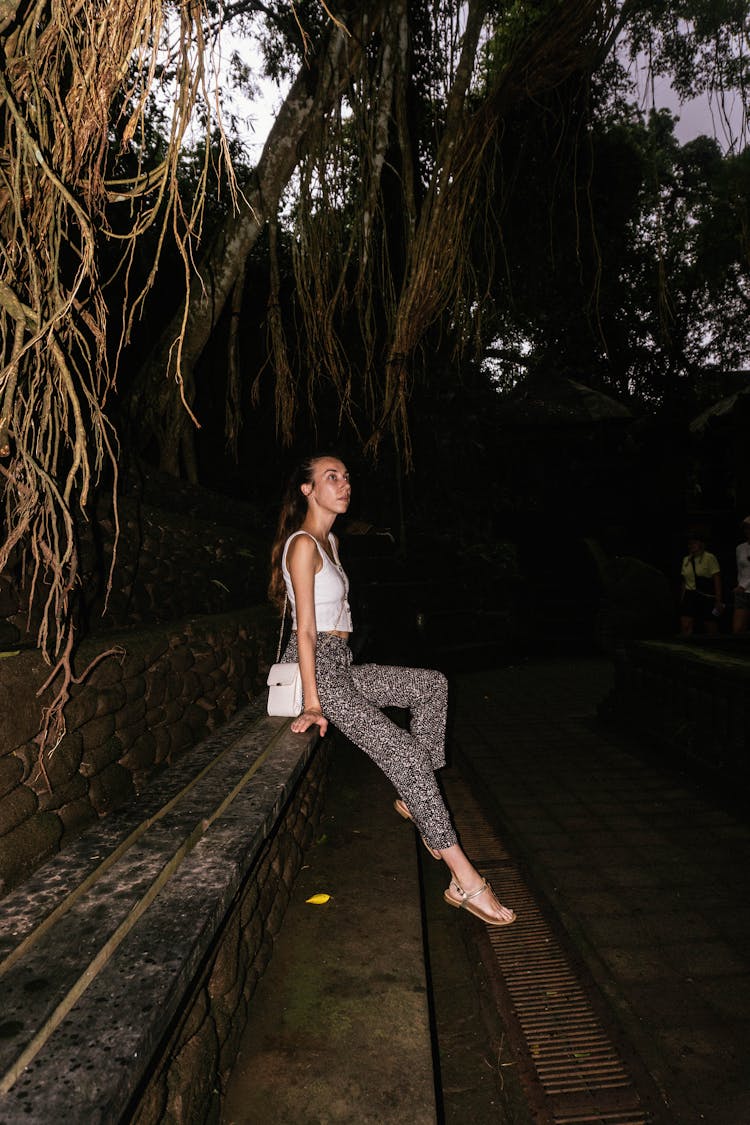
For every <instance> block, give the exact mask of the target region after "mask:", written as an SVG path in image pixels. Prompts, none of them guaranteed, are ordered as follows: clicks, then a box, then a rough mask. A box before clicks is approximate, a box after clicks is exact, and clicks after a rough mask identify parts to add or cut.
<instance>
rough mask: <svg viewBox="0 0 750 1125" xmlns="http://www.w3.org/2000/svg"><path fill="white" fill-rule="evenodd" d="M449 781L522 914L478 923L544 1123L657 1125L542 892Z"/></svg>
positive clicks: (466, 825) (470, 838) (461, 820)
mask: <svg viewBox="0 0 750 1125" xmlns="http://www.w3.org/2000/svg"><path fill="white" fill-rule="evenodd" d="M446 773H447V774H448V775H452V776H444V779H443V780H444V786H445V790H446V794H447V796H448V800H449V803H450V806H451V809H452V811H453V815H454V819H455V822H456V825H457V827H458V829H459V831H460V834H461V839H462V843H463V844H464V845H465V847H466V850H467V852H468V854H469V855H470V856H471V857H472V861H473V862H475V863H476V864H477V866H478V867H479V869H480V870H481V871H482V872H483V873H484V874H485V875H486V876H487V878H488V879H489V880H490V882H491V883H492V884H493V885H494V886H496V887H497V888H498V890H502V895H501V897H502V900H503V901H504V902H507V903H508V904H510V905H512V906H513V908H514V909H515V910H516V912H517V914H518V919H517V921H516V922H515V923H514V924H513V925H512V926H508V927H503V928H498V927H494V926H485V925H481V928H480V924H479V923H476V924H475V925H476V927H477V928H476V929H475V931H474V932H475V933H478V934H479V945H480V949H481V953H482V959H483V962H484V966H485V969H486V971H487V974H488V978H489V980H490V983H491V987H492V989H493V992H494V996H495V1000H496V1002H497V1004H498V1008H499V1011H500V1015H501V1017H502V1021H503V1024H504V1027H505V1031H506V1034H507V1035H508V1037H509V1038H510V1041H511V1047H512V1050H513V1053H514V1054H515V1056H516V1059H517V1062H518V1066H519V1072H520V1075H521V1078H522V1081H523V1085H524V1088H525V1092H526V1095H527V1097H528V1099H529V1103H530V1109H531V1111H532V1113H533V1116H534V1118H535V1120H536V1121H538V1122H539V1123H540V1125H654V1123H655V1118H654V1116H653V1114H652V1113H651V1111H650V1110H649V1109H648V1108H647V1107H646V1106H645V1105H644V1104H643V1101H642V1098H641V1095H640V1093H639V1091H638V1089H637V1088H636V1085H635V1081H634V1079H633V1075H632V1073H631V1069H630V1067H629V1065H628V1064H627V1062H626V1061H625V1059H624V1058H623V1057H622V1054H621V1053H620V1051H619V1050H618V1047H617V1046H616V1044H615V1041H614V1038H613V1036H612V1035H611V1034H610V1033H609V1032H608V1030H607V1027H606V1025H605V1022H604V1021H603V1020H602V1019H601V1018H600V1015H599V1012H598V1005H597V1004H595V1003H594V1002H593V1001H592V991H593V987H594V986H592V985H590V984H584V983H583V982H582V980H581V978H580V976H579V974H578V973H577V971H576V969H575V968H574V967H573V964H572V958H571V957H570V956H569V954H568V953H567V952H566V949H565V947H564V944H563V942H562V941H561V939H560V938H559V937H558V935H557V934H556V932H555V930H554V929H553V927H552V926H551V925H550V924H549V923H548V922H547V920H546V918H545V916H544V914H543V912H542V910H541V908H540V905H539V902H538V900H537V897H536V896H535V895H534V893H533V891H532V890H531V888H530V887H529V886H528V885H527V883H526V882H525V880H524V878H523V876H522V874H521V872H520V870H519V868H518V867H517V865H516V864H515V863H514V861H513V859H512V857H511V856H510V855H509V854H508V853H507V851H506V850H505V847H504V845H503V844H502V842H501V840H500V839H499V838H498V836H497V834H496V832H495V831H494V830H493V828H492V827H491V825H490V823H489V822H488V820H487V819H486V817H485V815H484V813H483V811H482V808H481V806H480V805H479V803H478V802H477V800H476V798H475V797H474V796H473V794H472V792H471V790H470V789H469V787H468V785H467V783H466V782H465V781H463V780H462V779H461V778H460V777H459V776H458V775H457V774H455V773H453V771H446Z"/></svg>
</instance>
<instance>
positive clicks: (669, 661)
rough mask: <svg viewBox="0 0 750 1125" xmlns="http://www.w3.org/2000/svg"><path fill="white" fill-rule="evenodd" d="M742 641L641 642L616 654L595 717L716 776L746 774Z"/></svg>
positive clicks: (747, 682)
mask: <svg viewBox="0 0 750 1125" xmlns="http://www.w3.org/2000/svg"><path fill="white" fill-rule="evenodd" d="M735 641H743V642H744V638H720V639H718V640H716V641H714V640H712V641H706V642H704V643H702V642H700V641H690V642H669V641H638V642H635V643H633V644H631V645H629V646H627V647H626V648H622V649H618V650H617V652H616V653H615V683H614V687H613V688H612V691H611V692H610V694H609V696H608V697H607V699H606V700H605V701H604V703H603V704H602V705H601V706H600V708H599V714H600V717H601V718H602V719H603V720H604V721H605V722H612V723H614V725H615V726H617V727H621V728H623V729H624V730H626V731H628V732H629V733H631V734H634V735H636V736H638V737H640V738H642V739H644V740H645V741H647V742H648V744H649V745H651V746H653V747H654V748H656V749H657V750H658V749H660V748H661V749H664V750H666V751H667V752H668V753H669V754H670V755H673V756H676V757H677V758H678V759H683V760H685V761H686V762H692V763H694V764H695V765H696V766H697V767H699V769H700V770H702V771H707V772H708V774H713V775H714V776H716V777H724V778H726V779H727V780H729V779H730V778H733V779H736V780H740V779H742V780H743V781H745V780H746V779H747V777H748V776H749V775H750V754H749V752H750V695H749V694H748V687H749V686H750V649H749V648H748V646H747V644H746V643H734V642H735Z"/></svg>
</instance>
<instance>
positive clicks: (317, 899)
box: [305, 895, 331, 906]
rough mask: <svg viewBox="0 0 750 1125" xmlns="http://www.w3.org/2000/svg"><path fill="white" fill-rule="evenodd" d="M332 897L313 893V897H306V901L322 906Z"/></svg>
mask: <svg viewBox="0 0 750 1125" xmlns="http://www.w3.org/2000/svg"><path fill="white" fill-rule="evenodd" d="M330 897H331V896H330V895H313V896H312V897H311V898H307V899H305V902H311V903H312V904H313V906H322V905H323V904H324V903H326V902H328V901H329V899H330Z"/></svg>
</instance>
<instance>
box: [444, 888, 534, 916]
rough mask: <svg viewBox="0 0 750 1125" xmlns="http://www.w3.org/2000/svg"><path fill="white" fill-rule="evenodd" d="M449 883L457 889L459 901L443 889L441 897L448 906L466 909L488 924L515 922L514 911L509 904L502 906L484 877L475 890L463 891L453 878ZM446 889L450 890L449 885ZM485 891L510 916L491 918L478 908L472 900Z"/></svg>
mask: <svg viewBox="0 0 750 1125" xmlns="http://www.w3.org/2000/svg"><path fill="white" fill-rule="evenodd" d="M450 885H451V887H455V889H456V890H457V891H458V893H459V895H460V899H459V901H456V899H455V898H454V897H453V895H450V894H448V891H444V892H443V898H444V899H445V901H446V902H447V903H448V905H449V906H456V907H458V908H459V909H463V910H468V912H469V914H473V915H474V916H475V917H476V918H481V920H482V921H483V922H486V923H487V925H488V926H510V924H511V923H512V922H515V920H516V915H515V912H514V911H513V910H511V909H510V907H509V906H503V904H502V903H501V902H500V900H499V899H498V898H497V896H496V895H495V892H494V891H493V889H492V886H491V885H490V883H488V881H487V880H486V879H482V883H481V886H479V887H477V889H476V890H475V891H465V890H464V889H463V887H460V886H459V885H458V883H457V882H456V880H455V879H451V884H450ZM448 889H449V890H450V887H449V888H448ZM485 891H489V892H490V894H491V895H493V897H494V898H495V901H496V902H497V904H498V906H502V908H503V910H507V911H509V913H510V914H511V915H512V917H511V918H507V919H504V918H493V917H492V915H491V914H485V912H484V911H483V910H481V909H480V907H479V905H478V903H476V902H475V901H474V900H475V899H477V898H479V896H480V895H482V894H484V892H485Z"/></svg>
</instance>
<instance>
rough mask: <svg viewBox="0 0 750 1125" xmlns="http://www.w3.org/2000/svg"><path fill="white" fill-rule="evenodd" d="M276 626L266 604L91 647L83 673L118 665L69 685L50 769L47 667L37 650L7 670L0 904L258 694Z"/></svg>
mask: <svg viewBox="0 0 750 1125" xmlns="http://www.w3.org/2000/svg"><path fill="white" fill-rule="evenodd" d="M276 628H277V619H276V618H275V616H274V613H273V611H272V610H271V609H270V608H269V607H265V606H260V607H251V608H249V609H245V610H242V611H237V612H233V613H231V614H224V615H220V616H214V617H210V616H205V617H199V618H187V619H182V620H180V621H173V622H170V623H169V624H168V625H164V626H161V627H154V628H152V629H149V630H140V631H138V632H124V633H114V632H113V633H109V634H107V635H106V639H105V638H103V637H100V638H98V640H97V641H93V640H92V641H88V642H86V643H85V644H84V645H82V646H81V651H80V652H79V654H78V659H77V667H78V669H79V670H80V669H82V668H85V667H86V665H87V663H88V662H89V661H90V660H91V659H92V658H93V657H94V656H95V655H97V654H98V653H101V652H102V650H103V648H105V647H106V648H109V649H111V650H112V655H110V656H108V657H106V658H105V659H104V660H102V661H101V662H100V663H99V664H98V665H97V666H96V667H95V668H94V670H93V671H92V672H91V673H90V675H89V676H87V677H86V679H85V682H84V683H82V684H81V685H74V687H73V689H72V697H71V699H70V702H69V703H68V705H67V706H66V708H65V713H64V714H65V720H66V733H65V736H64V737H63V739H62V740H61V742H60V743H59V744H58V745H57V746H56V747H54V748H53V749H49V750H47V751H46V752H45V755H44V759H43V760H40V756H39V746H38V744H37V742H36V741H35V735H36V734H37V731H38V729H39V723H40V712H41V707H42V705H43V703H44V702H45V700H44V699H42V700H40V699H38V698H37V697H36V690H37V688H38V687H39V685H40V684H41V683H42V682H43V681H44V679H45V676H46V674H47V673H48V669H46V668H45V666H44V664H43V663H42V660H41V658H40V656H39V655H38V653H36V652H31V651H29V652H19V653H18V654H17V655H11V656H6V658H5V659H3V660H2V661H0V894H3V893H5V892H6V891H7V890H9V889H10V888H11V887H13V886H15V885H17V884H18V883H19V882H20V881H21V880H22V879H24V878H25V877H26V876H27V875H28V874H29V873H30V872H31V871H33V870H34V869H35V868H36V867H37V866H38V865H39V864H40V863H41V862H42V861H43V860H45V859H46V858H48V857H49V856H50V855H52V854H53V853H55V852H56V851H58V850H59V849H60V848H62V847H64V846H65V844H66V842H67V841H68V840H70V839H71V838H73V837H74V836H76V835H77V834H78V833H80V832H81V831H82V830H83V829H84V828H85V827H86V826H87V825H88V824H90V823H91V822H92V821H95V820H96V819H97V818H98V817H101V816H105V815H106V814H107V813H109V812H111V811H112V810H113V809H115V808H118V807H119V806H121V805H122V804H124V803H125V802H126V801H128V800H130V799H131V798H133V797H134V796H136V795H137V794H138V793H139V792H140V791H141V790H142V788H143V787H144V786H145V785H146V784H147V782H148V780H149V777H150V776H151V775H152V774H153V773H154V771H156V770H159V769H163V768H166V767H168V766H169V765H170V763H172V762H173V761H174V760H175V758H177V757H178V756H179V755H181V754H184V753H185V752H186V751H187V750H188V749H190V747H192V746H193V745H195V744H196V743H197V742H198V741H199V740H200V739H201V738H203V737H204V736H205V735H206V734H207V733H208V732H209V731H211V730H214V729H215V728H216V727H217V726H219V725H220V724H221V723H223V722H225V721H226V719H228V718H229V716H230V715H232V714H234V712H235V711H236V710H237V708H238V707H241V706H242V705H244V704H245V703H246V702H248V701H249V700H250V699H251V698H252V697H253V696H254V695H255V694H257V692H258V691H259V690H260V689H261V687H262V686H263V684H264V680H265V672H266V669H267V667H268V665H269V664H270V663H271V662H272V660H273V657H274V649H275V644H276Z"/></svg>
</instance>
